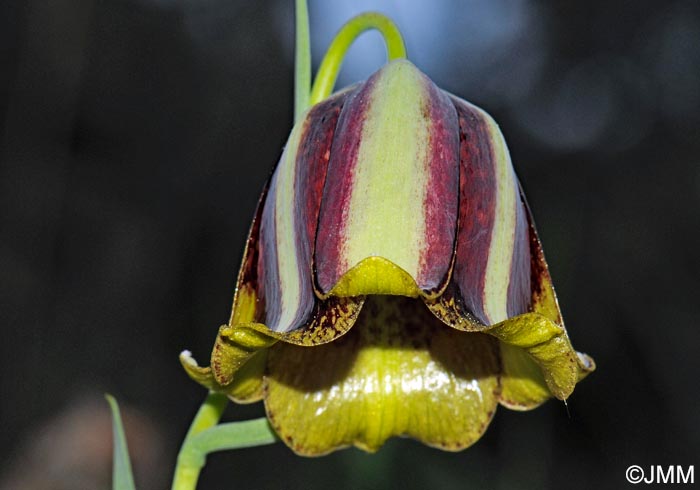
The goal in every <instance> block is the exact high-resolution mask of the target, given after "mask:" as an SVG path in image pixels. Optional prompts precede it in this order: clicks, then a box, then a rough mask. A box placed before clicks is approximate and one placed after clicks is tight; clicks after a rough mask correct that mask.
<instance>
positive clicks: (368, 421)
mask: <svg viewBox="0 0 700 490" xmlns="http://www.w3.org/2000/svg"><path fill="white" fill-rule="evenodd" d="M181 360H182V363H183V366H184V367H185V369H186V370H187V372H188V374H189V375H190V376H191V377H192V378H193V379H195V380H196V381H198V382H200V383H201V384H203V385H204V386H206V387H207V388H209V389H211V390H214V391H219V392H223V393H226V394H227V395H228V396H229V397H230V398H231V399H232V400H234V401H236V402H240V403H248V402H253V401H258V400H261V399H262V400H264V403H265V409H266V412H267V416H268V419H269V421H270V423H271V425H272V426H273V428H274V429H275V430H276V432H277V433H278V435H279V436H280V438H281V439H282V440H283V441H284V442H285V443H286V444H287V445H288V446H289V447H291V448H292V449H293V450H294V451H295V452H297V453H299V454H303V455H320V454H325V453H328V452H330V451H333V450H335V449H338V448H341V447H346V446H350V445H355V446H357V447H360V448H362V449H365V450H368V451H375V450H377V449H378V448H379V447H380V446H381V445H382V444H383V443H384V442H385V441H386V440H387V439H388V438H389V437H392V436H407V437H412V438H415V439H418V440H420V441H422V442H424V443H426V444H429V445H431V446H435V447H439V448H442V449H446V450H459V449H463V448H465V447H467V446H469V445H471V444H472V443H474V442H475V441H476V440H477V439H478V438H479V437H480V436H481V434H483V432H484V431H485V429H486V427H487V426H488V424H489V422H490V421H491V418H492V417H493V414H494V411H495V410H496V407H497V405H498V404H501V405H503V406H505V407H507V408H511V409H515V410H528V409H531V408H534V407H536V406H538V405H540V404H541V403H542V402H544V401H545V400H546V399H548V398H550V397H555V398H558V399H560V400H566V398H567V397H568V396H569V395H570V394H571V393H572V391H573V389H574V386H575V385H576V383H577V382H578V381H579V380H581V379H582V378H583V377H584V376H585V375H586V374H588V373H589V372H591V371H592V370H593V369H594V364H593V361H592V359H591V358H590V357H588V356H586V355H585V354H581V353H578V352H576V351H575V350H574V349H573V348H572V346H571V343H570V341H569V338H568V336H567V333H566V330H565V328H564V323H563V321H562V317H561V314H560V311H559V306H558V304H557V299H556V296H555V293H554V289H553V287H552V282H551V279H550V275H549V272H548V269H547V264H546V262H545V259H544V255H543V253H542V247H541V245H540V241H539V239H538V237H537V233H536V231H535V227H534V223H533V220H532V217H531V215H530V211H529V209H528V206H527V204H526V201H525V198H524V196H523V193H522V189H521V188H520V185H519V183H518V180H517V178H516V176H515V173H514V171H513V167H512V165H511V161H510V156H509V153H508V149H507V147H506V144H505V141H504V139H503V135H502V134H501V131H500V130H499V128H498V126H497V124H496V123H495V122H494V120H493V119H492V118H491V117H490V116H489V115H488V114H487V113H485V112H484V111H483V110H481V109H479V108H478V107H476V106H474V105H472V104H470V103H468V102H465V101H464V100H462V99H459V98H457V97H455V96H453V95H451V94H448V93H446V92H444V91H442V90H440V89H439V88H438V87H436V86H435V85H434V84H433V82H432V81H431V80H430V79H429V78H427V77H426V76H425V75H424V74H423V73H421V72H420V71H419V70H418V69H417V68H416V67H415V66H414V65H413V64H411V63H410V62H408V61H406V60H397V61H393V62H391V63H389V64H387V65H385V66H384V67H383V68H382V69H380V70H379V71H378V72H376V73H375V74H374V75H372V76H371V77H370V78H369V79H368V80H366V81H365V82H363V83H360V84H357V85H355V86H352V87H350V88H347V89H345V90H342V91H340V92H338V93H336V94H334V95H332V96H331V97H329V98H327V99H326V100H324V101H322V102H320V103H318V104H316V105H314V106H313V107H311V108H310V109H309V110H308V111H307V112H306V113H305V114H304V115H303V117H301V119H300V120H299V122H298V123H297V124H296V125H295V126H294V128H293V130H292V132H291V135H290V136H289V140H288V141H287V144H286V147H285V149H284V152H283V154H282V157H281V158H280V161H279V163H278V165H277V168H276V170H275V172H274V174H273V175H272V177H271V179H270V181H269V182H268V184H267V185H266V187H265V189H264V191H263V195H262V197H261V199H260V203H259V205H258V209H257V212H256V215H255V218H254V221H253V224H252V226H251V231H250V235H249V238H248V242H247V246H246V249H245V253H244V257H243V263H242V267H241V270H240V273H239V277H238V284H237V289H236V293H235V298H234V304H233V312H232V316H231V319H230V321H229V323H228V324H227V325H224V326H222V327H221V328H220V330H219V333H218V336H217V339H216V343H215V345H214V349H213V353H212V357H211V367H207V368H202V367H199V366H198V365H197V364H196V362H195V361H194V359H192V357H191V356H190V355H189V353H187V352H185V353H183V355H182V356H181Z"/></svg>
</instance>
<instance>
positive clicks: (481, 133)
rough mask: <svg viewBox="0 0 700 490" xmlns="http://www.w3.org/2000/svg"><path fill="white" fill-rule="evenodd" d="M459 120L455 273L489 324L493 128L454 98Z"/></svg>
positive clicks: (471, 306) (466, 299)
mask: <svg viewBox="0 0 700 490" xmlns="http://www.w3.org/2000/svg"><path fill="white" fill-rule="evenodd" d="M452 102H453V103H454V106H455V109H457V117H458V118H459V140H460V145H459V160H460V175H459V225H458V232H457V247H456V252H455V253H456V257H455V265H454V273H453V282H454V283H455V284H456V286H457V293H458V294H459V295H460V297H461V299H462V302H463V304H464V306H465V307H466V308H467V309H468V310H469V311H470V312H471V313H472V314H473V315H474V316H475V317H476V318H477V319H479V320H480V321H482V322H484V323H485V324H488V323H489V321H488V318H487V317H486V314H485V313H484V302H483V294H484V284H485V280H486V264H487V263H488V258H489V247H490V245H491V231H492V228H493V225H494V213H495V210H496V197H497V196H496V192H497V184H498V182H497V180H496V174H495V168H494V166H495V160H494V159H495V157H494V152H493V148H492V147H491V134H490V132H489V125H488V123H487V121H486V120H485V119H484V115H483V114H481V113H480V112H479V111H478V110H477V109H476V108H473V107H471V106H470V105H468V104H467V103H466V102H464V101H463V100H461V99H458V98H456V97H453V98H452Z"/></svg>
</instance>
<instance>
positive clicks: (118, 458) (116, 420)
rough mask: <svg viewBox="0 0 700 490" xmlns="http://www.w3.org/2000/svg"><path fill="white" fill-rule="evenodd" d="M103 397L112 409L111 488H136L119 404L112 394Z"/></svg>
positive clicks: (114, 489) (119, 489)
mask: <svg viewBox="0 0 700 490" xmlns="http://www.w3.org/2000/svg"><path fill="white" fill-rule="evenodd" d="M105 398H107V401H108V402H109V407H110V408H111V410H112V432H113V434H114V448H113V458H112V459H113V463H112V464H113V466H112V489H113V490H136V487H135V486H134V477H133V475H132V473H131V462H130V460H129V448H128V447H127V445H126V436H125V435H124V426H123V425H122V417H121V415H120V414H119V405H117V400H115V399H114V397H113V396H112V395H105Z"/></svg>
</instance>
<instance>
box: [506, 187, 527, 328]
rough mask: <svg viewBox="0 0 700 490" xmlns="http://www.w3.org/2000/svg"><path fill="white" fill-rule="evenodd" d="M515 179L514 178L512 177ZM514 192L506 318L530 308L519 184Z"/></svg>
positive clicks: (523, 216)
mask: <svg viewBox="0 0 700 490" xmlns="http://www.w3.org/2000/svg"><path fill="white" fill-rule="evenodd" d="M514 178H515V177H514ZM515 179H516V185H517V189H516V190H515V192H516V196H515V205H516V210H515V212H516V215H515V220H516V221H515V234H514V237H513V259H512V260H511V264H510V282H509V283H508V317H509V318H510V317H513V316H516V315H520V314H522V313H527V311H528V309H529V307H530V299H531V294H532V291H531V288H530V237H529V232H528V224H527V216H526V214H525V205H524V204H523V202H522V200H521V198H520V195H521V194H520V184H518V183H517V178H515Z"/></svg>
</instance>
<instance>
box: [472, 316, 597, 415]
mask: <svg viewBox="0 0 700 490" xmlns="http://www.w3.org/2000/svg"><path fill="white" fill-rule="evenodd" d="M483 331H484V332H485V333H488V334H490V335H493V336H494V337H496V338H497V339H499V340H500V341H501V342H505V343H506V344H509V345H511V346H513V347H518V348H521V349H523V350H524V351H525V352H526V353H527V354H529V355H530V356H531V357H532V359H533V360H534V361H535V362H536V363H537V365H538V366H539V367H540V369H541V370H542V375H543V377H544V381H545V383H546V384H547V387H548V388H549V391H550V392H551V394H552V395H553V396H554V397H556V398H558V399H560V400H566V399H567V398H568V397H569V395H571V393H572V392H573V391H574V387H575V386H576V383H578V382H579V381H580V380H581V379H583V378H584V377H585V376H586V375H588V374H589V373H590V372H592V371H593V370H594V369H595V363H594V362H593V359H591V358H590V357H589V356H587V355H586V354H582V353H579V352H576V351H575V350H574V348H573V347H572V346H571V342H570V341H569V337H568V336H567V335H566V330H564V328H563V327H561V326H559V325H557V324H556V323H554V322H553V321H552V320H550V319H549V318H547V317H545V316H544V315H540V314H539V313H525V314H523V315H518V316H516V317H513V318H509V319H508V320H506V321H504V322H501V323H498V324H496V325H492V326H490V327H486V328H485V329H484V330H483ZM510 366H511V368H512V369H515V370H518V368H520V369H519V371H520V372H523V371H524V370H526V371H529V370H530V368H529V367H528V366H522V365H520V366H519V365H517V364H516V362H515V360H513V359H512V360H511V365H510ZM516 372H517V371H516ZM513 374H514V373H513V372H511V373H504V379H506V377H507V376H508V375H510V376H513ZM530 380H531V381H537V378H532V377H530ZM531 388H533V387H531ZM509 389H511V388H510V387H509ZM533 389H534V388H533ZM511 391H513V392H516V388H512V390H511ZM516 393H517V392H516ZM507 395H508V396H512V395H511V394H509V393H508V394H507ZM528 396H531V397H533V398H536V397H535V394H534V393H533V392H531V393H529V395H528ZM506 404H508V403H506ZM514 404H517V400H516V403H514Z"/></svg>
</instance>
